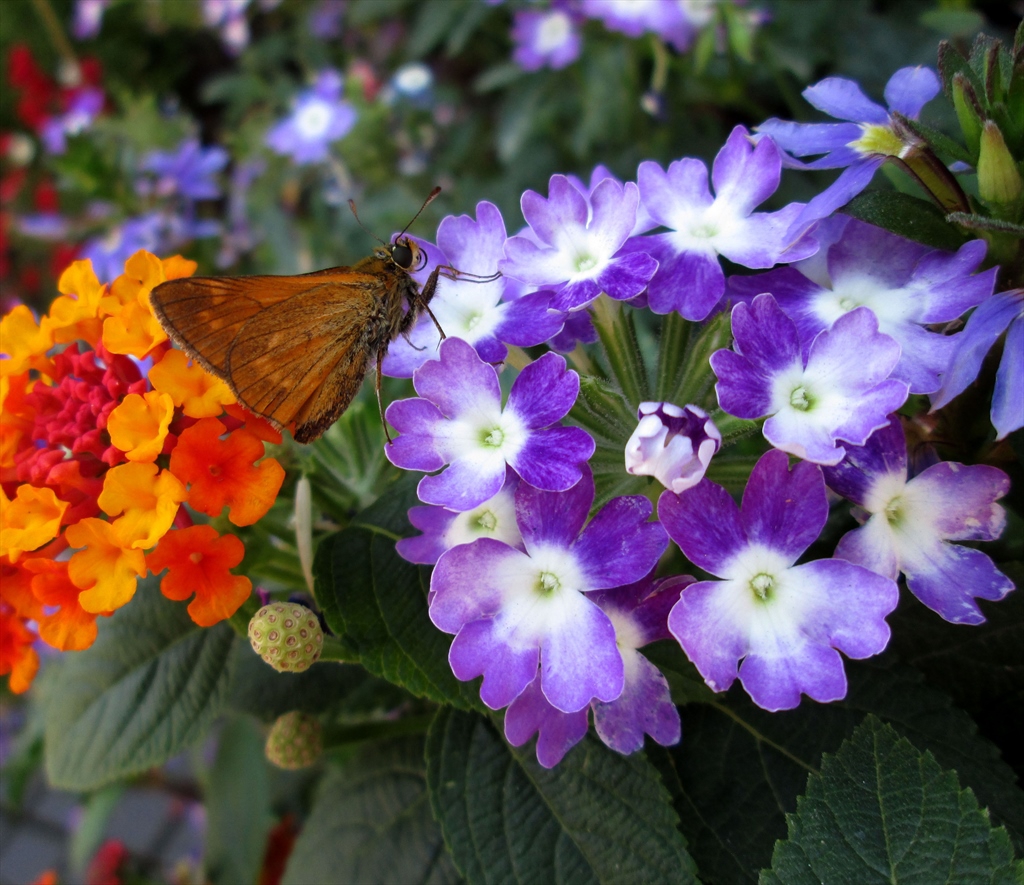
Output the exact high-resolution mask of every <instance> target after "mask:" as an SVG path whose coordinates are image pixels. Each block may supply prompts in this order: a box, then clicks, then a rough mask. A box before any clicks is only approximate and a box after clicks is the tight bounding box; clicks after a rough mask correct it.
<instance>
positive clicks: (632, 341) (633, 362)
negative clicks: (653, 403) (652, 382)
mask: <svg viewBox="0 0 1024 885" xmlns="http://www.w3.org/2000/svg"><path fill="white" fill-rule="evenodd" d="M593 312H594V327H595V328H596V329H597V335H598V337H599V338H600V339H601V344H602V345H603V346H604V350H605V354H606V355H607V357H608V365H609V368H611V371H612V376H613V377H614V378H615V380H616V381H617V382H618V383H619V387H621V388H622V392H623V394H624V395H625V397H626V401H627V402H628V403H629V404H630V405H631V406H632V407H633V408H636V407H637V406H638V405H639V404H640V403H641V402H643V401H644V400H646V399H647V398H648V397H647V391H648V383H647V369H646V367H645V366H644V361H643V356H642V355H641V354H640V346H639V344H638V343H637V339H636V327H635V326H634V325H633V316H632V314H631V313H630V312H628V311H626V310H625V309H624V308H623V306H622V303H621V302H619V301H614V300H612V299H611V298H609V297H608V296H607V295H601V296H600V297H599V298H598V299H597V301H595V302H594V305H593Z"/></svg>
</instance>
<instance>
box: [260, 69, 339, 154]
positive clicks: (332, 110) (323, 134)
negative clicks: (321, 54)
mask: <svg viewBox="0 0 1024 885" xmlns="http://www.w3.org/2000/svg"><path fill="white" fill-rule="evenodd" d="M341 95H342V79H341V74H339V73H338V72H337V71H335V70H331V69H330V68H328V69H326V70H323V71H321V72H320V74H319V76H318V77H317V79H316V83H315V84H314V86H313V88H312V89H306V90H304V91H303V92H301V93H299V95H298V97H297V98H296V99H295V104H294V106H293V108H292V112H291V114H290V115H289V116H288V117H286V118H285V119H284V120H282V121H281V122H279V123H277V124H276V125H275V126H273V127H272V128H271V129H270V131H269V132H268V133H267V136H266V142H267V145H268V146H269V147H270V148H272V149H273V150H275V151H277V153H279V154H284V155H286V156H290V157H291V158H292V159H293V160H294V161H295V162H296V163H299V164H303V163H321V162H323V161H324V160H326V159H327V158H328V156H329V151H330V144H331V143H332V142H335V141H338V139H341V138H344V137H345V136H346V135H348V133H349V131H350V130H351V129H352V127H353V126H354V125H355V123H356V116H357V115H356V110H355V108H353V107H352V105H351V104H349V103H348V102H347V101H345V100H344V99H343V98H342V97H341Z"/></svg>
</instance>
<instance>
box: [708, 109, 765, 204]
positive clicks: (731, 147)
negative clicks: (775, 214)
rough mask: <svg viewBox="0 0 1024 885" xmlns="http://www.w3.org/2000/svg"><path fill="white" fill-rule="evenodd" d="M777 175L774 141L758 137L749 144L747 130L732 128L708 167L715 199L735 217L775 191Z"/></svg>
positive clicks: (737, 127) (738, 127)
mask: <svg viewBox="0 0 1024 885" xmlns="http://www.w3.org/2000/svg"><path fill="white" fill-rule="evenodd" d="M781 174H782V158H781V157H780V155H779V149H778V147H776V145H775V142H774V141H772V140H771V139H770V138H762V139H760V140H759V141H758V142H757V143H756V144H755V145H751V142H750V135H749V134H748V132H747V130H746V129H745V128H744V127H742V126H736V127H734V128H733V130H732V132H730V133H729V137H728V138H727V139H726V141H725V144H724V145H723V147H722V149H721V150H720V151H719V152H718V154H717V155H716V156H715V162H714V165H713V166H712V167H711V181H712V184H714V187H715V199H716V200H723V201H725V202H726V203H728V204H729V205H730V207H732V208H733V211H735V212H736V214H737V215H749V214H750V213H751V212H752V211H753V210H754V208H755V207H757V206H760V205H761V203H763V202H764V201H765V200H767V199H768V198H769V197H770V196H771V195H772V194H774V193H775V191H777V190H778V188H779V180H780V178H781Z"/></svg>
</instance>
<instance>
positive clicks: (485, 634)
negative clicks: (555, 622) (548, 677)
mask: <svg viewBox="0 0 1024 885" xmlns="http://www.w3.org/2000/svg"><path fill="white" fill-rule="evenodd" d="M456 549H460V548H456ZM509 638H510V637H509V636H508V635H507V634H506V633H505V631H504V630H502V629H500V628H499V626H498V625H497V624H496V623H495V622H494V621H493V620H490V619H488V620H482V621H472V622H470V623H469V624H466V626H465V627H463V628H462V629H461V630H460V631H459V633H458V635H457V636H456V637H455V639H454V640H453V641H452V647H451V650H450V651H449V652H448V663H449V664H451V668H452V673H454V674H455V678H456V679H459V680H461V681H463V682H468V681H469V680H470V679H476V677H477V676H483V677H484V679H483V683H482V684H481V685H480V700H482V701H483V702H484V703H485V704H487V706H488V707H490V708H491V709H492V710H500V709H501V708H502V707H505V706H508V704H510V703H511V702H512V701H514V700H515V699H516V697H518V695H519V694H520V693H521V692H522V691H523V689H524V688H526V686H527V685H529V684H530V682H531V680H532V679H533V678H534V676H535V674H536V673H537V663H538V662H539V660H540V649H539V648H537V647H536V646H535V645H520V644H516V643H514V642H509ZM513 638H514V634H513Z"/></svg>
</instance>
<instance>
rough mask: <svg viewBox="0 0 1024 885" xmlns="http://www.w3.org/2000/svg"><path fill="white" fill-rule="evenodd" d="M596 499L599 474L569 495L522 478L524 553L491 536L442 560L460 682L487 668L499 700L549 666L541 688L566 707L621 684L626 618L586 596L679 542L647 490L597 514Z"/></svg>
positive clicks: (443, 595)
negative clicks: (622, 621)
mask: <svg viewBox="0 0 1024 885" xmlns="http://www.w3.org/2000/svg"><path fill="white" fill-rule="evenodd" d="M593 501H594V482H593V478H592V477H591V475H590V472H589V471H587V472H586V473H585V474H584V476H583V478H582V479H580V481H579V482H577V483H576V485H575V486H573V487H572V488H571V489H569V490H568V491H565V492H543V491H540V490H538V489H535V488H534V487H533V486H530V485H527V484H526V483H522V484H521V485H520V486H519V489H518V491H517V492H516V518H517V520H518V523H519V530H520V532H521V533H522V537H523V544H524V545H525V548H526V550H525V552H524V551H522V550H517V549H515V548H514V547H509V546H508V545H507V544H503V543H501V542H500V541H494V540H491V539H490V538H484V539H481V540H478V541H474V542H473V543H472V544H467V545H464V546H461V547H454V548H452V549H451V550H449V551H448V552H447V553H445V554H444V555H443V556H442V557H441V558H440V559H439V560H438V562H437V565H436V566H435V568H434V572H433V575H432V576H431V581H430V587H431V590H432V592H433V594H434V596H433V599H432V601H431V604H430V618H431V620H432V621H433V622H434V624H435V625H436V626H437V627H438V628H440V629H441V630H444V631H445V632H446V633H454V634H456V636H455V639H454V641H453V642H452V646H451V651H450V652H449V655H448V660H449V663H450V664H451V666H452V671H453V672H454V673H455V675H456V677H458V678H459V679H461V680H469V679H475V678H476V677H477V676H481V675H482V676H483V677H484V679H483V684H482V685H481V687H480V698H481V700H483V702H484V703H485V704H487V706H489V707H491V709H495V710H497V709H499V708H501V707H504V706H506V705H507V704H509V703H511V702H512V701H513V700H514V699H515V698H516V697H518V696H519V695H520V694H521V693H522V692H523V690H524V689H525V688H526V687H527V686H528V685H529V684H530V683H531V682H533V681H534V679H535V678H537V668H538V665H539V666H540V689H541V692H543V695H544V697H545V698H546V699H547V701H548V702H549V703H550V704H551V705H552V706H554V707H555V708H557V709H558V710H561V711H562V712H563V713H574V712H577V711H579V710H583V709H584V708H585V707H586V706H587V705H588V704H589V703H590V702H591V701H592V700H593V699H594V698H597V699H598V700H601V701H605V702H608V701H613V700H615V699H616V698H617V697H619V695H620V694H621V693H622V690H623V686H624V684H625V670H624V665H623V659H622V655H621V654H620V653H619V649H618V646H617V645H616V636H615V627H614V626H613V624H612V621H611V620H610V619H609V617H608V615H607V614H605V612H604V611H602V610H601V608H600V607H598V605H597V604H596V603H595V602H594V601H593V600H592V599H591V598H589V597H588V596H587V594H588V593H589V592H591V591H594V590H606V589H610V588H612V587H619V586H622V585H623V584H627V583H630V582H633V581H637V580H639V579H640V578H641V577H643V576H644V575H646V574H647V573H648V572H649V571H650V570H651V569H652V568H653V567H654V564H655V563H656V562H657V561H658V558H659V557H660V556H661V554H662V553H663V552H664V550H665V547H666V546H667V544H668V539H667V538H666V536H665V531H664V529H662V527H661V526H660V525H659V524H658V523H656V522H653V523H652V522H648V518H649V517H650V515H651V510H652V507H651V503H650V502H649V501H648V500H647V499H646V498H644V497H640V496H634V497H626V498H615V499H613V500H612V501H610V502H609V503H608V504H606V505H605V506H604V507H602V508H601V510H600V511H598V513H597V514H596V515H595V516H594V518H593V519H592V520H590V522H589V523H587V515H588V513H589V512H590V507H591V504H592V503H593ZM584 526H585V527H584Z"/></svg>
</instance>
